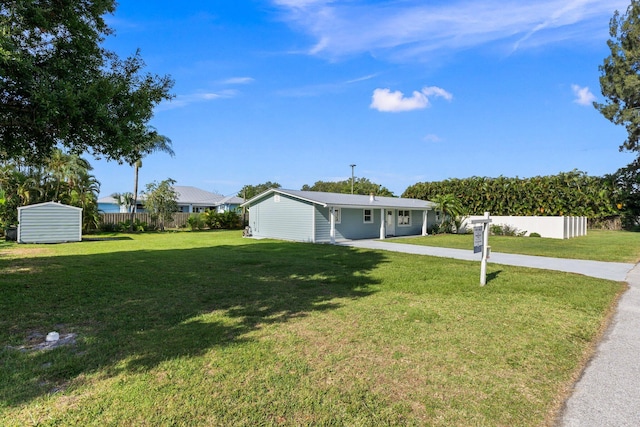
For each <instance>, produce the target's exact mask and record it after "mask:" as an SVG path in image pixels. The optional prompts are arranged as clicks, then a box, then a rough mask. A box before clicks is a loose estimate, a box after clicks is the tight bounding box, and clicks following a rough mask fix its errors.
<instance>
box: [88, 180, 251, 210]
mask: <svg viewBox="0 0 640 427" xmlns="http://www.w3.org/2000/svg"><path fill="white" fill-rule="evenodd" d="M173 189H174V190H175V191H176V193H177V194H178V212H187V213H192V212H204V211H206V210H215V211H217V212H225V211H227V210H235V209H237V208H238V207H239V206H240V204H241V203H242V201H243V200H242V199H240V198H238V197H234V196H229V197H225V196H223V195H221V194H216V193H211V192H209V191H206V190H201V189H200V188H196V187H191V186H184V185H176V186H174V187H173ZM98 210H99V211H100V212H102V213H127V210H126V208H125V206H119V205H118V202H117V201H116V199H114V198H113V197H111V196H108V197H101V198H100V199H98ZM136 211H137V212H141V213H142V212H144V194H139V195H138V203H137V209H136Z"/></svg>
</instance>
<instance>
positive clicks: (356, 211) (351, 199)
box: [241, 188, 436, 243]
mask: <svg viewBox="0 0 640 427" xmlns="http://www.w3.org/2000/svg"><path fill="white" fill-rule="evenodd" d="M241 206H244V207H247V208H248V210H249V226H250V227H251V232H252V235H253V236H254V237H267V238H274V239H282V240H293V241H302V242H314V243H315V242H318V243H320V242H330V243H335V241H336V240H341V239H349V240H352V239H371V238H380V239H384V238H385V237H387V236H411V235H426V234H427V228H428V227H429V226H431V225H433V224H434V223H435V212H434V209H435V207H436V205H435V204H434V203H433V202H429V201H425V200H417V199H403V198H397V197H378V196H373V195H371V196H362V195H354V194H338V193H323V192H317V191H295V190H283V189H281V188H272V189H270V190H267V191H265V192H264V193H262V194H260V195H258V196H256V197H254V198H252V199H251V200H248V201H247V202H245V203H243V204H242V205H241Z"/></svg>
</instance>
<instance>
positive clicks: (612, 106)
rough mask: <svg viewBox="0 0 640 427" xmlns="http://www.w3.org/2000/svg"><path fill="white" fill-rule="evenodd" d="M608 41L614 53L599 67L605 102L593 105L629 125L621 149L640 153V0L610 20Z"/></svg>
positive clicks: (625, 125) (607, 115)
mask: <svg viewBox="0 0 640 427" xmlns="http://www.w3.org/2000/svg"><path fill="white" fill-rule="evenodd" d="M609 35H610V36H611V38H610V39H609V40H608V41H607V45H608V46H609V50H610V51H611V55H609V56H608V57H607V58H605V60H604V63H603V64H602V65H601V66H600V67H599V69H600V73H601V76H600V89H601V91H602V95H604V97H605V98H607V102H605V103H597V102H594V104H593V105H594V107H595V108H596V109H598V111H600V113H602V115H603V116H604V117H606V118H607V119H608V120H610V121H611V122H612V123H614V124H616V125H623V126H624V127H625V128H626V129H627V139H626V140H625V141H624V142H623V143H622V145H621V146H620V150H621V151H623V150H628V151H634V152H637V153H638V156H639V157H640V0H631V4H630V5H629V7H628V8H627V11H626V13H625V14H624V15H620V12H618V11H616V12H615V13H614V15H613V18H611V21H610V23H609Z"/></svg>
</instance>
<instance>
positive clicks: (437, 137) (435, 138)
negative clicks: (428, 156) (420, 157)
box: [422, 133, 442, 142]
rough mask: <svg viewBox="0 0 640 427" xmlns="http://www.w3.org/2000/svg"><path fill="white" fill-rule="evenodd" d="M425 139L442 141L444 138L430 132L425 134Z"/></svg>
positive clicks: (427, 140)
mask: <svg viewBox="0 0 640 427" xmlns="http://www.w3.org/2000/svg"><path fill="white" fill-rule="evenodd" d="M422 139H423V140H425V141H426V142H441V141H442V138H440V137H439V136H438V135H435V134H432V133H430V134H428V135H425V136H424V138H422Z"/></svg>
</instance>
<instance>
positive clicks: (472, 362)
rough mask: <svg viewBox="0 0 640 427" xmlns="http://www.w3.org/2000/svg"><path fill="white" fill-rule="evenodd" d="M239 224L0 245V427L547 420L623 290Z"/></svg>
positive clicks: (593, 282)
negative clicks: (53, 339)
mask: <svg viewBox="0 0 640 427" xmlns="http://www.w3.org/2000/svg"><path fill="white" fill-rule="evenodd" d="M239 236H240V232H202V233H188V232H182V233H167V234H140V235H116V236H113V237H115V238H117V239H113V240H104V241H86V242H81V243H71V244H60V245H15V244H6V243H4V244H2V245H1V246H0V277H1V278H2V279H1V280H0V313H1V314H0V368H1V369H0V425H8V426H13V425H16V426H17V425H20V426H22V425H51V426H53V425H56V426H58V425H83V426H84V425H100V426H103V425H118V426H119V425H219V426H229V425H234V426H236V425H239V426H255V425H285V426H293V425H296V426H297V425H348V426H375V425H397V426H407V425H436V426H452V425H478V426H480V425H485V426H497V425H503V426H504V425H509V426H532V425H549V424H552V423H553V421H554V417H555V415H556V413H557V411H558V409H559V408H560V406H561V404H562V402H563V400H564V398H565V396H566V393H567V392H568V390H569V389H570V387H571V385H572V383H573V381H574V380H575V378H577V376H578V375H579V372H580V369H581V367H582V366H583V364H584V362H585V360H586V358H587V357H588V356H589V354H590V352H591V350H592V345H593V342H594V340H595V339H596V338H597V337H598V335H599V333H600V332H601V330H602V326H603V324H604V322H605V319H606V317H607V315H608V314H609V313H610V311H611V307H612V304H613V302H614V301H615V299H616V297H617V295H619V294H620V292H621V291H622V290H623V289H624V285H622V284H619V283H615V282H610V281H605V280H599V279H594V278H587V277H583V276H579V275H573V274H566V273H554V272H548V271H542V270H533V269H526V268H517V267H508V266H496V265H491V264H490V265H489V271H488V273H489V282H488V284H487V286H485V287H480V286H479V285H478V270H479V265H478V263H476V262H464V261H455V260H450V259H439V258H429V257H421V256H415V255H406V254H398V253H391V252H388V253H387V252H381V251H368V250H359V249H354V248H348V247H340V246H331V245H313V244H302V243H289V242H277V241H270V240H259V241H257V240H249V239H242V238H241V237H239ZM53 330H56V331H58V332H60V333H61V334H63V335H64V334H68V333H75V334H76V344H75V345H73V346H66V347H60V348H57V349H53V350H48V351H29V350H28V346H29V345H30V344H33V343H35V340H33V339H32V340H31V341H30V338H33V337H34V336H37V334H41V335H40V337H42V336H44V334H46V333H47V332H49V331H53ZM40 339H42V338H40ZM21 346H22V347H24V346H26V347H27V348H26V349H23V350H20V349H19V347H21Z"/></svg>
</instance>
